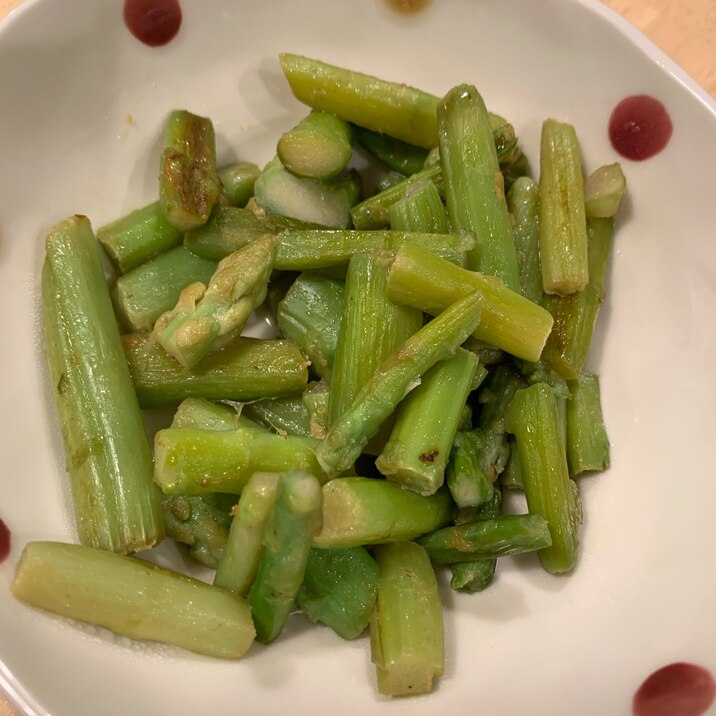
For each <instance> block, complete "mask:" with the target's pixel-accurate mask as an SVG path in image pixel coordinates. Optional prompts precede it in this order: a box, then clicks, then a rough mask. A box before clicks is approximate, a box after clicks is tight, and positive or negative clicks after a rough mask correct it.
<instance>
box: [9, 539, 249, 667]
mask: <svg viewBox="0 0 716 716" xmlns="http://www.w3.org/2000/svg"><path fill="white" fill-rule="evenodd" d="M11 588H12V592H13V594H14V595H15V596H16V597H17V598H18V599H21V600H22V601H24V602H26V603H28V604H31V605H32V606H34V607H39V608H40V609H46V610H47V611H50V612H53V613H55V614H59V615H61V616H64V617H70V618H72V619H81V620H82V621H86V622H90V623H92V624H97V625H99V626H103V627H107V628H108V629H111V630H112V631H113V632H115V633H117V634H121V635H123V636H128V637H131V638H132V639H151V640H154V641H161V642H164V643H167V644H173V645H175V646H179V647H182V648H183V649H190V650H191V651H195V652H198V653H200V654H205V655H207V656H214V657H218V658H222V659H239V658H241V657H242V656H243V655H244V654H245V653H246V651H247V650H248V648H249V646H251V643H252V641H253V639H254V633H255V631H254V625H253V624H252V622H251V614H250V612H249V607H248V605H247V603H246V601H245V600H244V599H242V598H241V597H237V596H236V595H233V594H231V593H230V592H227V591H225V590H223V589H216V588H215V587H212V586H210V585H208V584H205V583H204V582H200V581H199V580H197V579H192V578H190V577H185V576H184V575H182V574H178V573H177V572H171V571H169V570H168V569H163V568H161V567H156V566H154V565H153V564H149V563H147V562H143V561H141V560H138V559H133V558H131V557H123V556H120V555H117V554H111V553H109V552H104V551H102V550H98V549H92V548H91V547H83V546H80V545H76V544H62V543H60V542H30V543H28V544H27V546H26V547H25V549H24V551H23V553H22V556H21V558H20V561H19V562H18V565H17V569H16V572H15V578H14V580H13V582H12V587H11Z"/></svg>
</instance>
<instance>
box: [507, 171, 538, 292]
mask: <svg viewBox="0 0 716 716" xmlns="http://www.w3.org/2000/svg"><path fill="white" fill-rule="evenodd" d="M507 208H508V209H509V210H510V213H511V214H512V217H513V220H514V232H513V233H514V237H515V253H516V254H517V263H518V265H519V269H520V286H521V287H522V295H523V296H525V297H527V298H529V300H530V301H534V302H535V303H540V302H541V300H542V268H541V266H540V262H539V186H538V185H537V184H535V182H534V181H532V179H530V178H529V177H520V178H519V179H517V180H516V181H515V183H514V184H513V185H512V187H511V188H510V190H509V191H508V192H507Z"/></svg>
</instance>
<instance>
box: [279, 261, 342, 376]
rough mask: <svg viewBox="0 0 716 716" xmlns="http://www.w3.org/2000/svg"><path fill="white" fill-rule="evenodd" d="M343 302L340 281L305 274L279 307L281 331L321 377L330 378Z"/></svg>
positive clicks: (296, 281)
mask: <svg viewBox="0 0 716 716" xmlns="http://www.w3.org/2000/svg"><path fill="white" fill-rule="evenodd" d="M344 301H345V288H344V285H343V284H342V283H341V282H340V281H334V280H332V279H329V278H325V277H323V276H316V275H314V274H310V273H302V274H301V275H300V276H299V277H298V278H297V279H296V280H295V281H294V282H293V284H292V285H291V287H290V288H289V289H288V291H287V292H286V295H285V296H284V298H283V300H282V301H281V302H280V303H279V305H278V316H277V319H278V329H279V332H280V333H281V335H283V336H286V337H287V338H290V339H292V340H294V341H296V343H297V344H298V345H299V346H300V348H301V350H302V351H303V353H304V354H305V355H306V357H307V358H308V359H309V360H310V361H311V366H312V367H313V370H314V371H315V372H316V373H317V374H318V375H319V376H321V377H329V376H330V375H331V370H332V368H333V360H334V357H335V354H336V344H337V343H338V330H339V327H340V321H341V316H342V314H343V306H344Z"/></svg>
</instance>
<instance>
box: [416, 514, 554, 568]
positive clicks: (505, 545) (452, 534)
mask: <svg viewBox="0 0 716 716" xmlns="http://www.w3.org/2000/svg"><path fill="white" fill-rule="evenodd" d="M418 544H421V545H422V546H423V547H425V549H426V550H427V553H428V555H429V557H430V560H431V561H432V562H433V563H434V564H456V563H458V562H473V561H475V560H476V559H494V558H496V557H506V556H508V555H512V554H523V553H524V552H534V551H535V550H542V549H545V548H547V547H549V546H550V545H551V544H552V538H551V537H550V530H549V527H548V525H547V522H546V520H545V519H544V517H542V515H538V514H529V515H507V516H504V517H495V518H493V519H487V520H478V521H477V522H471V523H469V524H465V525H455V526H454V527H444V528H443V529H441V530H437V531H436V532H432V533H431V534H428V535H425V536H424V537H420V538H419V539H418Z"/></svg>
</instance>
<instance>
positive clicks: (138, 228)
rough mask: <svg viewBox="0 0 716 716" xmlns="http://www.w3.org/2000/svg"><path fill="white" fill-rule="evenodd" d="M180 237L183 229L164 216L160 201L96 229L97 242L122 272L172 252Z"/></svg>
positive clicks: (179, 241)
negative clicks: (170, 250) (165, 252)
mask: <svg viewBox="0 0 716 716" xmlns="http://www.w3.org/2000/svg"><path fill="white" fill-rule="evenodd" d="M181 240H182V232H181V231H179V230H178V229H175V228H174V227H173V226H172V225H171V224H170V223H169V222H168V221H167V220H166V219H165V218H164V213H163V212H162V207H161V204H160V203H159V202H158V201H155V202H154V203H153V204H149V206H145V207H143V208H141V209H137V210H136V211H133V212H131V213H130V214H127V216H123V217H122V218H121V219H117V220H116V221H113V222H111V223H110V224H105V225H104V226H101V227H100V228H99V229H97V241H99V242H100V244H102V247H103V248H104V250H105V251H106V252H107V255H108V256H109V258H110V259H111V260H112V263H113V264H114V265H115V267H116V268H117V270H118V271H119V272H120V273H126V272H127V271H131V270H132V269H133V268H136V267H137V266H139V265H140V264H143V263H144V262H145V261H148V260H149V259H151V258H152V257H153V256H156V255H157V254H161V253H163V252H164V251H169V249H172V248H174V247H175V246H178V245H179V244H180V243H181Z"/></svg>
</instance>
